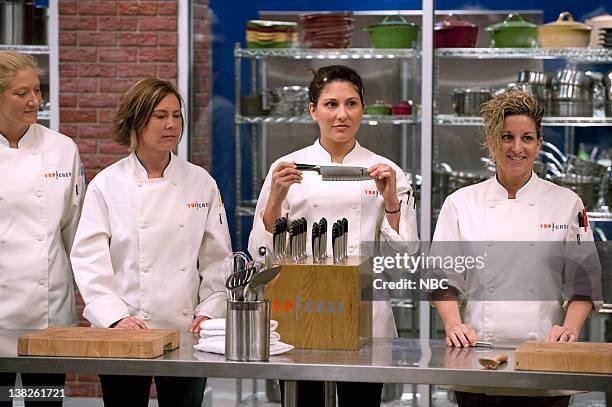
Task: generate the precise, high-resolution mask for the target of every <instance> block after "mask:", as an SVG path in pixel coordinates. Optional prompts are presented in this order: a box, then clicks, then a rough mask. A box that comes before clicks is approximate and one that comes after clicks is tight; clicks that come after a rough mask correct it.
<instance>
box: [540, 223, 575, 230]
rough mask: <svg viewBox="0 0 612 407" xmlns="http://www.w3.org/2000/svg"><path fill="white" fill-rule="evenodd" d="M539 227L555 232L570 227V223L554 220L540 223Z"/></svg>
mask: <svg viewBox="0 0 612 407" xmlns="http://www.w3.org/2000/svg"><path fill="white" fill-rule="evenodd" d="M538 227H539V228H540V229H543V230H550V231H551V232H553V231H555V230H567V228H569V225H566V224H560V223H555V222H553V223H540V224H539V225H538Z"/></svg>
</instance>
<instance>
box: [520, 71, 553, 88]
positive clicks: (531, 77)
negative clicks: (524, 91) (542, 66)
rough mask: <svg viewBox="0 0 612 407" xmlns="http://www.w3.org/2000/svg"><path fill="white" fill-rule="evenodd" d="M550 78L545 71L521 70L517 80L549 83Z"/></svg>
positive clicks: (535, 83)
mask: <svg viewBox="0 0 612 407" xmlns="http://www.w3.org/2000/svg"><path fill="white" fill-rule="evenodd" d="M549 80H550V78H549V77H548V75H547V74H546V73H544V72H538V71H526V70H524V71H520V72H519V74H518V79H517V80H516V81H517V82H524V83H531V84H534V85H548V82H549Z"/></svg>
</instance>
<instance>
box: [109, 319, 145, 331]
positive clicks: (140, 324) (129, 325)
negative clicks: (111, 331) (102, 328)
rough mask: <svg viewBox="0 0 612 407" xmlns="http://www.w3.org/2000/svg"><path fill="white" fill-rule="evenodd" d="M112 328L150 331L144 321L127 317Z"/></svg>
mask: <svg viewBox="0 0 612 407" xmlns="http://www.w3.org/2000/svg"><path fill="white" fill-rule="evenodd" d="M111 328H122V329H149V327H148V326H147V324H145V323H144V321H143V320H141V319H138V318H134V317H125V318H123V319H120V320H119V321H117V322H115V323H114V324H113V325H111Z"/></svg>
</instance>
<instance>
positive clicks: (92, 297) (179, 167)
mask: <svg viewBox="0 0 612 407" xmlns="http://www.w3.org/2000/svg"><path fill="white" fill-rule="evenodd" d="M229 253H231V243H230V237H229V231H228V227H227V219H226V215H225V209H224V207H223V203H222V202H221V198H220V194H219V190H218V188H217V184H216V183H215V181H214V180H213V178H212V177H211V176H210V175H209V174H208V172H206V171H205V170H204V169H202V168H200V167H198V166H195V165H193V164H191V163H188V162H186V161H185V160H182V159H181V158H179V157H177V156H175V155H174V154H171V159H170V163H169V164H168V167H167V168H166V169H165V171H164V174H163V177H161V178H154V179H149V178H148V177H147V172H146V170H145V168H144V167H143V166H142V164H141V163H140V161H139V160H138V158H137V157H136V154H134V153H132V154H130V155H129V156H128V157H126V158H124V159H122V160H120V161H118V162H116V163H115V164H113V165H111V166H110V167H108V168H106V169H104V170H103V171H102V172H100V173H99V174H98V175H97V176H96V177H95V178H94V179H93V181H92V182H91V184H90V187H89V188H88V191H87V194H86V196H85V202H84V204H83V214H82V217H81V222H80V223H79V227H78V230H77V234H76V237H75V243H74V246H73V249H72V252H71V260H72V265H73V268H74V275H75V280H76V282H77V285H78V286H79V290H80V292H81V295H82V296H83V300H84V301H85V309H84V311H83V315H84V317H85V318H87V319H88V320H89V321H90V322H91V323H92V325H94V326H99V327H108V326H110V325H112V324H113V323H115V322H117V321H118V320H120V319H122V318H124V317H128V316H131V317H136V318H139V319H142V320H143V321H145V323H146V324H147V326H148V327H150V328H177V329H181V330H187V329H188V328H189V326H190V324H191V323H192V321H193V318H194V316H196V315H205V316H207V317H210V318H220V317H223V316H224V315H225V302H226V298H227V296H226V293H225V286H224V281H223V279H222V269H221V265H222V262H223V259H224V258H225V257H226V256H227V255H228V254H229Z"/></svg>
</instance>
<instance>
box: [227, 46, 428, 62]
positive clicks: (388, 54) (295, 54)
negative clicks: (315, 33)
mask: <svg viewBox="0 0 612 407" xmlns="http://www.w3.org/2000/svg"><path fill="white" fill-rule="evenodd" d="M418 55H420V53H419V52H418V51H417V50H415V49H413V48H329V49H318V48H236V49H234V56H235V57H242V58H254V59H259V58H288V59H340V60H348V59H399V58H412V57H414V56H418Z"/></svg>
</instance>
